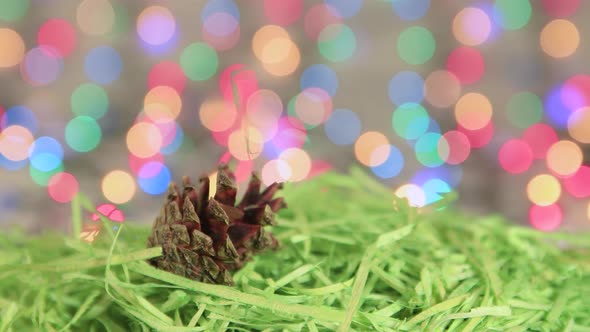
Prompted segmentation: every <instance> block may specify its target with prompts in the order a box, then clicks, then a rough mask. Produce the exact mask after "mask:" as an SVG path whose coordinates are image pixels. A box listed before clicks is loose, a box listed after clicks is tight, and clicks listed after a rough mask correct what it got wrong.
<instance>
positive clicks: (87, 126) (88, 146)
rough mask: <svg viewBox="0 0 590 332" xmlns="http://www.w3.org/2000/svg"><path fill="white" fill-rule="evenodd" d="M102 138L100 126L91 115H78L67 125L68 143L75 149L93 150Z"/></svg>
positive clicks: (79, 150)
mask: <svg viewBox="0 0 590 332" xmlns="http://www.w3.org/2000/svg"><path fill="white" fill-rule="evenodd" d="M101 139H102V131H101V129H100V126H99V125H98V123H96V121H95V120H94V119H93V118H91V117H89V116H77V117H75V118H73V119H72V120H70V122H68V124H67V125H66V143H68V145H69V147H70V148H72V150H74V151H77V152H89V151H92V150H94V149H95V148H96V147H97V146H98V144H99V143H100V140H101Z"/></svg>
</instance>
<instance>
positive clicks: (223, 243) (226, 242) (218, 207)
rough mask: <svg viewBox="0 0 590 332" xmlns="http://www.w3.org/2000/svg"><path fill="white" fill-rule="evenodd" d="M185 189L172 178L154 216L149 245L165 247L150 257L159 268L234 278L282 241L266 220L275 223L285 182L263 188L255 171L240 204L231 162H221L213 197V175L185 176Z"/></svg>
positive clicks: (207, 278)
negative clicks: (236, 272)
mask: <svg viewBox="0 0 590 332" xmlns="http://www.w3.org/2000/svg"><path fill="white" fill-rule="evenodd" d="M182 184H183V191H182V193H179V191H178V187H177V186H176V185H175V184H174V183H171V184H170V189H169V191H168V197H167V198H166V203H165V205H164V207H163V208H162V210H161V212H160V215H159V216H158V217H157V218H156V221H155V222H154V226H153V228H152V233H151V235H150V237H149V238H148V243H147V246H148V248H149V247H155V246H161V247H162V252H163V254H162V256H160V257H157V258H154V259H152V260H151V261H150V262H151V263H152V264H153V265H154V266H156V267H157V268H160V269H163V270H166V271H169V272H172V273H175V274H178V275H181V276H185V277H187V278H190V279H194V280H198V281H202V282H208V283H215V284H226V285H231V284H233V279H232V277H231V274H230V272H231V271H234V270H237V269H239V268H241V267H242V266H243V265H244V263H245V262H247V261H248V260H250V259H251V257H252V255H253V254H256V253H258V252H260V251H263V250H265V249H276V248H277V247H278V245H279V243H278V241H277V239H275V238H274V237H273V236H272V234H270V233H269V232H266V231H265V230H264V228H263V226H266V225H274V224H275V218H274V217H275V212H277V211H278V210H280V209H282V208H284V207H286V204H285V203H284V201H283V198H282V197H280V198H273V196H274V194H275V193H276V192H277V190H279V189H281V188H282V184H280V183H273V184H272V185H270V186H269V187H267V188H266V189H265V190H264V191H263V192H262V193H261V192H260V185H261V182H260V179H259V178H258V176H257V175H256V174H255V173H254V174H252V177H251V179H250V182H249V183H248V188H247V190H246V192H245V194H244V197H243V198H242V200H241V201H240V203H239V204H237V205H236V193H237V187H236V184H235V178H234V175H233V173H232V172H231V171H230V170H229V168H228V166H227V165H221V166H219V171H218V173H217V191H216V193H215V196H214V197H213V198H211V199H209V178H208V177H207V176H203V177H201V178H200V179H199V186H198V187H195V186H193V185H192V184H191V181H190V179H189V178H188V177H184V178H183V179H182Z"/></svg>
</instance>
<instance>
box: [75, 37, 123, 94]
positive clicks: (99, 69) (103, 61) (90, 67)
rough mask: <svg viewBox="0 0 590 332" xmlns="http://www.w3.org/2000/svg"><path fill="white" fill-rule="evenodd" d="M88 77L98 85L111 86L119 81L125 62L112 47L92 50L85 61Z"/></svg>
mask: <svg viewBox="0 0 590 332" xmlns="http://www.w3.org/2000/svg"><path fill="white" fill-rule="evenodd" d="M84 70H85V72H86V76H88V78H89V79H90V80H91V81H93V82H96V83H98V84H103V85H104V84H110V83H112V82H113V81H115V80H117V79H118V78H119V76H120V75H121V71H122V70H123V60H122V59H121V56H120V55H119V53H118V52H117V51H116V50H115V49H114V48H112V47H110V46H99V47H96V48H94V49H92V50H91V51H90V52H89V53H88V55H86V59H85V60H84Z"/></svg>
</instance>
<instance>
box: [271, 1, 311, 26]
mask: <svg viewBox="0 0 590 332" xmlns="http://www.w3.org/2000/svg"><path fill="white" fill-rule="evenodd" d="M302 13H303V0H282V1H276V0H264V15H265V16H266V18H267V19H268V20H269V21H270V22H271V23H274V24H278V25H283V26H287V25H290V24H293V23H295V22H296V21H297V20H299V18H300V17H301V14H302Z"/></svg>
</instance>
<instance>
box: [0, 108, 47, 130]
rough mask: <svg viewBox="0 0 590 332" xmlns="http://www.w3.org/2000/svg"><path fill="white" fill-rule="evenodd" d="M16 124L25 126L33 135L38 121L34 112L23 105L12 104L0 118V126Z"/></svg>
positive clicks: (37, 127)
mask: <svg viewBox="0 0 590 332" xmlns="http://www.w3.org/2000/svg"><path fill="white" fill-rule="evenodd" d="M13 125H18V126H21V127H25V128H27V129H28V130H29V131H30V132H31V133H32V134H33V135H35V133H37V130H38V129H39V123H38V121H37V117H36V116H35V113H33V111H31V110H30V109H28V108H26V107H25V106H20V105H18V106H12V107H11V108H9V109H8V110H6V112H5V113H4V114H3V115H2V118H0V128H3V129H5V128H7V127H8V126H13Z"/></svg>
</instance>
